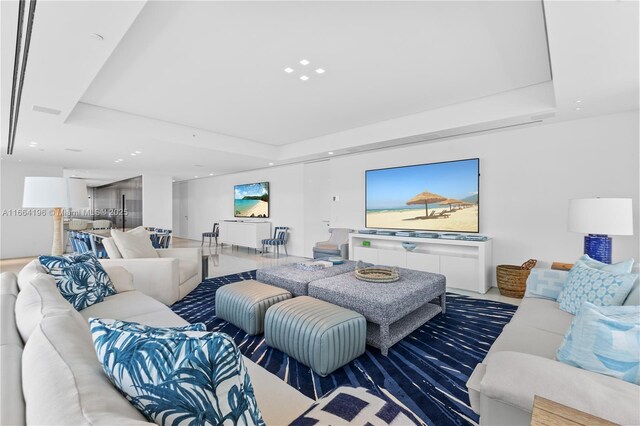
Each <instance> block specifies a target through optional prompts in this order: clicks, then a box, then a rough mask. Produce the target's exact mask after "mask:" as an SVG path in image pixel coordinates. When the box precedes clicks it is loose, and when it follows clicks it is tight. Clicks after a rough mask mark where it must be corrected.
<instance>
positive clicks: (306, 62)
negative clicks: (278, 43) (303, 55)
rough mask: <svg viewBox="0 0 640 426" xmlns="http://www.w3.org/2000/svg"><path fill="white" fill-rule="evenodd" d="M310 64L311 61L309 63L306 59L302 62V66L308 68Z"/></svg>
mask: <svg viewBox="0 0 640 426" xmlns="http://www.w3.org/2000/svg"><path fill="white" fill-rule="evenodd" d="M309 64H310V62H309V61H307V60H306V59H303V60H301V61H300V65H305V66H307V65H309Z"/></svg>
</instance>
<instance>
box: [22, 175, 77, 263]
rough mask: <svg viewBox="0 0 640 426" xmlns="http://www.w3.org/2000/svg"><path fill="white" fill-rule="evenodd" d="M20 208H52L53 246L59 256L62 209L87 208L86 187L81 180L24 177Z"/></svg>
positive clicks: (54, 251)
mask: <svg viewBox="0 0 640 426" xmlns="http://www.w3.org/2000/svg"><path fill="white" fill-rule="evenodd" d="M22 207H25V208H53V246H52V248H51V254H52V255H54V256H59V255H61V254H62V253H63V248H62V214H63V212H62V209H63V208H82V207H89V199H88V196H87V185H86V183H85V182H84V180H82V179H70V178H63V177H25V178H24V193H23V198H22Z"/></svg>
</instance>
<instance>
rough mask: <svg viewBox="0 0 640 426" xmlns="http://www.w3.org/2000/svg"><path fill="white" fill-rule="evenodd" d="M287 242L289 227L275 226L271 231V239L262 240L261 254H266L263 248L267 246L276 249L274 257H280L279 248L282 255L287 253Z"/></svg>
mask: <svg viewBox="0 0 640 426" xmlns="http://www.w3.org/2000/svg"><path fill="white" fill-rule="evenodd" d="M288 241H289V227H288V226H276V229H275V230H274V231H273V238H267V239H264V240H262V254H264V253H265V252H266V250H265V248H266V247H268V246H274V247H275V249H276V255H277V256H278V257H280V246H282V247H283V248H284V254H285V255H286V256H289V253H287V242H288Z"/></svg>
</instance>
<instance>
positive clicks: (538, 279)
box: [524, 268, 569, 300]
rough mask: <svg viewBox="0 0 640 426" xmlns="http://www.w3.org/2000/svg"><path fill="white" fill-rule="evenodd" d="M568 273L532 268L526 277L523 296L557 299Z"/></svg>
mask: <svg viewBox="0 0 640 426" xmlns="http://www.w3.org/2000/svg"><path fill="white" fill-rule="evenodd" d="M568 275H569V272H567V271H557V270H554V269H545V268H533V269H532V270H531V273H530V274H529V278H527V290H526V291H525V293H524V297H537V298H541V299H549V300H558V296H560V292H561V291H562V287H563V286H564V283H565V282H566V281H567V276H568Z"/></svg>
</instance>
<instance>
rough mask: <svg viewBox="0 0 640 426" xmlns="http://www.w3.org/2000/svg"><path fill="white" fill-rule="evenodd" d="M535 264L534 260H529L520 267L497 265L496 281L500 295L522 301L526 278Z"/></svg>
mask: <svg viewBox="0 0 640 426" xmlns="http://www.w3.org/2000/svg"><path fill="white" fill-rule="evenodd" d="M537 262H538V261H537V260H535V259H529V260H527V261H526V262H524V263H523V264H522V266H515V265H498V266H497V267H496V279H497V280H498V289H499V290H500V294H501V295H503V296H507V297H516V298H518V299H522V297H523V296H524V292H525V290H526V289H527V278H528V277H529V274H530V273H531V269H532V268H533V267H534V266H535V265H536V263H537Z"/></svg>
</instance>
